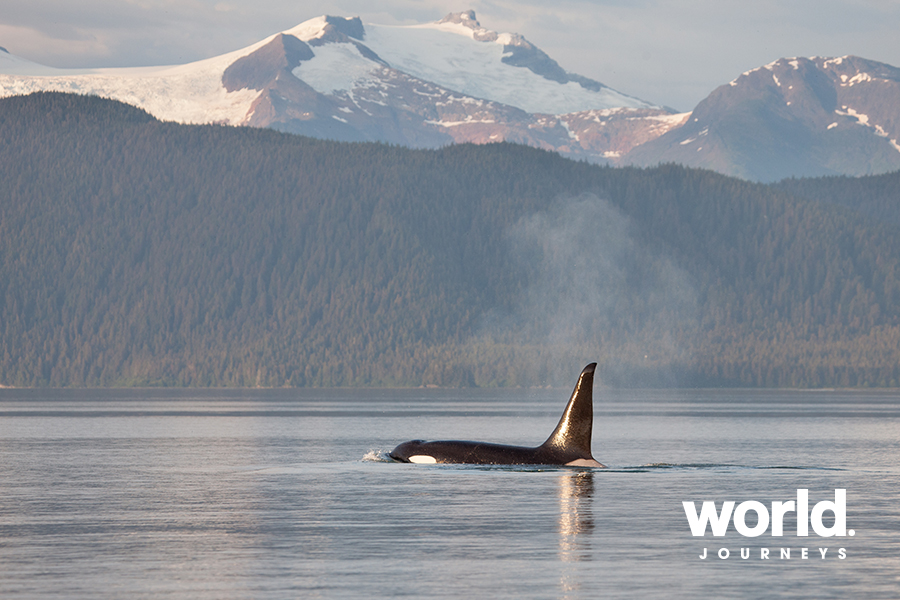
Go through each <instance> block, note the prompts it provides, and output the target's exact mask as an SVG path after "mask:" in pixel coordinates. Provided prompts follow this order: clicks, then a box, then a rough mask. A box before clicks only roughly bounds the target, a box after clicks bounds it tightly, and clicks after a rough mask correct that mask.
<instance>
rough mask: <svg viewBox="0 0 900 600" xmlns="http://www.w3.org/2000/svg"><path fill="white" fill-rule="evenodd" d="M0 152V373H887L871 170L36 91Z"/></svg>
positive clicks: (889, 247) (892, 253) (887, 252)
mask: <svg viewBox="0 0 900 600" xmlns="http://www.w3.org/2000/svg"><path fill="white" fill-rule="evenodd" d="M0 144H2V147H0V384H5V385H23V386H24V385H53V386H109V385H192V386H254V385H263V386H283V385H289V386H340V385H423V384H436V385H483V386H485V385H486V386H490V385H544V384H558V383H562V384H566V385H567V384H568V383H570V380H571V377H572V376H573V374H577V373H578V371H579V370H580V369H581V367H583V366H584V364H585V363H587V362H589V361H591V360H597V361H599V363H600V374H601V381H603V382H605V383H607V384H611V385H640V386H644V385H692V386H696V385H729V386H732V385H735V386H736V385H753V386H858V385H859V386H862V385H865V386H896V385H898V384H900V271H898V265H900V238H898V236H897V227H898V225H896V223H897V222H898V221H897V220H893V221H892V220H891V219H889V218H883V215H882V214H881V213H879V212H877V211H875V213H873V209H872V206H876V205H877V206H878V207H881V206H883V205H884V206H889V205H890V202H889V199H890V198H891V197H892V195H893V198H895V199H898V200H900V195H898V190H900V175H898V174H896V173H895V174H891V175H887V176H880V178H877V179H875V178H864V179H859V180H849V179H846V180H841V182H840V186H837V187H836V186H829V185H824V184H823V180H800V181H794V182H789V184H785V185H782V186H763V185H758V184H751V183H747V182H744V181H741V180H737V179H732V178H728V177H724V176H721V175H718V174H715V173H712V172H708V171H700V170H692V169H686V168H682V167H677V166H662V167H659V168H654V169H613V168H604V167H598V166H592V165H588V164H584V163H576V162H572V161H569V160H565V159H563V158H561V157H559V156H558V155H555V154H552V153H548V152H544V151H540V150H536V149H532V148H527V147H523V146H517V145H510V144H496V145H489V146H473V145H458V146H452V147H448V148H445V149H442V150H437V151H425V150H409V149H404V148H397V147H388V146H384V145H378V144H347V143H335V142H328V141H321V140H313V139H309V138H303V137H298V136H292V135H285V134H280V133H276V132H273V131H268V130H255V129H244V128H239V129H236V128H228V127H218V126H185V125H176V124H171V123H161V122H158V121H156V120H154V119H153V118H152V117H150V116H148V115H147V114H146V113H143V112H141V111H139V110H136V109H134V108H131V107H127V106H124V105H121V104H118V103H115V102H110V101H106V100H101V99H97V98H88V97H79V96H71V95H62V94H36V95H33V96H28V97H16V98H7V99H3V100H0ZM873 186H874V187H875V188H877V190H878V194H879V195H878V198H877V199H874V200H867V198H869V196H866V197H862V195H863V194H866V193H869V194H870V196H871V189H872V188H873ZM838 188H839V189H838ZM827 190H831V191H829V192H828V193H826V191H827ZM867 190H869V191H868V192H867ZM825 196H828V197H825ZM885 198H887V199H888V200H884V199H885ZM876 200H877V202H876ZM878 210H882V209H881V208H879V209H878ZM884 210H888V209H884Z"/></svg>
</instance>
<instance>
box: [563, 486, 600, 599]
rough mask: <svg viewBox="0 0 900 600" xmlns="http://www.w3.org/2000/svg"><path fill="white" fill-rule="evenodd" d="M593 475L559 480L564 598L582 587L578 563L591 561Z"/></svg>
mask: <svg viewBox="0 0 900 600" xmlns="http://www.w3.org/2000/svg"><path fill="white" fill-rule="evenodd" d="M593 497H594V473H593V472H591V471H579V472H575V473H566V474H565V475H561V476H560V478H559V558H560V560H561V561H562V563H563V570H562V573H561V575H560V581H559V585H560V590H561V591H562V593H563V597H566V596H565V595H566V594H568V593H569V592H574V591H577V590H578V589H579V588H580V585H579V581H578V569H577V568H576V565H568V567H567V566H566V563H577V562H580V561H583V560H590V557H591V553H590V533H591V531H593V529H594V517H593V513H592V506H591V504H592V502H593Z"/></svg>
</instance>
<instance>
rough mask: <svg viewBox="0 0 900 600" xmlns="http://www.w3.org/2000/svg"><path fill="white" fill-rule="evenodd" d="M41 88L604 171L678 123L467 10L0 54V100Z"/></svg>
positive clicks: (153, 108) (172, 116) (180, 113)
mask: <svg viewBox="0 0 900 600" xmlns="http://www.w3.org/2000/svg"><path fill="white" fill-rule="evenodd" d="M42 90H46V91H64V92H75V93H86V94H92V95H97V96H101V97H106V98H112V99H116V100H121V101H123V102H127V103H129V104H133V105H134V106H138V107H140V108H143V109H145V110H147V111H148V112H150V113H151V114H153V115H154V116H156V117H157V118H160V119H163V120H172V121H176V122H179V123H226V124H231V125H250V126H254V127H270V128H273V129H278V130H281V131H287V132H291V133H300V134H304V135H311V136H315V137H319V138H326V139H335V140H346V141H382V142H389V143H395V144H401V145H405V146H411V147H415V148H423V147H424V148H434V147H439V146H443V145H446V144H450V143H454V142H475V143H486V142H496V141H516V142H521V143H525V144H529V145H532V146H536V147H540V148H545V149H548V150H556V151H559V152H561V153H563V154H566V155H570V156H575V157H579V158H586V159H589V160H592V161H600V162H605V161H606V160H607V159H615V157H617V156H620V155H621V154H623V153H625V152H627V151H628V150H630V149H631V148H632V147H633V146H634V145H636V144H639V143H642V142H643V141H646V140H647V139H651V138H653V137H656V136H658V135H660V134H661V133H664V132H665V131H668V130H669V129H670V128H671V127H673V126H675V125H677V124H678V123H680V122H682V121H683V120H684V116H683V115H682V116H672V115H671V112H672V111H670V110H667V109H662V108H659V107H655V106H653V105H651V104H650V103H647V102H644V101H642V100H639V99H636V98H633V97H630V96H627V95H625V94H622V93H620V92H617V91H615V90H613V89H611V88H609V87H607V86H605V85H603V84H602V83H599V82H597V81H593V80H591V79H588V78H586V77H582V76H579V75H576V74H573V73H569V72H567V71H565V70H564V69H562V68H561V67H560V66H559V64H557V63H556V62H555V61H554V60H553V59H551V58H550V57H549V56H547V54H545V53H544V52H543V51H541V50H540V49H539V48H537V47H535V46H534V45H533V44H531V43H530V42H528V41H527V40H526V39H524V38H523V37H522V36H520V35H517V34H510V33H497V32H495V31H490V30H488V29H485V28H484V27H482V26H481V25H480V24H479V22H478V21H477V20H476V19H475V13H474V12H473V11H467V12H462V13H456V14H451V15H448V16H447V17H445V18H444V19H442V20H440V21H437V22H435V23H426V24H422V25H415V26H403V27H387V26H380V25H373V24H363V23H362V22H361V21H360V20H359V18H343V17H333V16H322V17H317V18H315V19H310V20H309V21H306V22H304V23H301V24H300V25H298V26H296V27H294V28H292V29H288V30H286V31H284V32H282V33H279V34H276V35H274V36H271V37H269V38H267V39H265V40H262V41H260V42H258V43H256V44H253V45H252V46H248V47H247V48H243V49H241V50H238V51H235V52H231V53H228V54H225V55H222V56H218V57H214V58H210V59H207V60H203V61H199V62H195V63H191V64H187V65H179V66H171V67H147V68H137V69H94V70H81V71H75V70H65V69H51V68H49V67H43V66H41V65H37V64H35V63H31V62H29V61H26V60H23V59H20V58H18V57H15V56H12V55H10V54H8V53H0V96H8V95H16V94H27V93H31V92H34V91H42Z"/></svg>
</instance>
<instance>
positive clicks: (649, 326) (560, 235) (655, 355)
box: [479, 194, 697, 385]
mask: <svg viewBox="0 0 900 600" xmlns="http://www.w3.org/2000/svg"><path fill="white" fill-rule="evenodd" d="M506 238H507V240H508V243H509V248H510V253H511V264H512V265H513V268H515V269H516V270H517V271H520V272H521V273H522V277H523V280H524V281H526V282H527V283H526V285H525V286H524V289H523V291H522V292H521V294H520V296H519V297H518V298H516V299H515V300H514V302H513V304H512V306H511V307H509V308H508V309H504V310H495V311H494V312H492V313H491V314H490V315H489V316H488V318H487V319H486V320H485V323H484V326H483V328H482V331H481V333H480V336H479V338H480V339H482V340H484V339H490V340H492V341H493V342H495V343H501V344H505V345H508V346H509V347H511V348H514V349H516V350H515V351H518V352H522V353H523V359H524V360H525V361H526V362H528V363H529V367H528V369H529V371H530V372H531V373H532V374H533V375H534V376H535V377H532V379H538V380H539V381H532V382H531V383H532V384H535V383H537V384H547V385H560V384H564V383H565V382H568V381H569V380H570V379H572V377H573V373H575V374H577V372H578V370H579V369H580V368H581V367H582V366H584V365H583V364H580V363H582V362H583V363H585V364H587V363H588V362H591V361H598V362H599V363H600V371H599V372H600V379H601V381H602V380H606V381H609V382H610V383H615V384H625V385H642V384H658V383H659V382H657V381H652V382H651V381H649V380H648V381H642V380H641V378H642V377H647V376H648V374H649V373H651V372H652V373H653V375H652V378H653V379H654V380H656V379H659V378H662V379H663V382H665V383H669V384H672V383H676V382H675V381H673V379H674V378H675V377H676V376H675V374H674V373H673V372H671V369H670V367H669V365H670V364H671V363H672V362H673V358H674V357H678V359H679V360H683V358H684V356H685V353H687V352H689V351H690V349H689V348H688V347H687V346H686V344H684V341H685V340H686V339H687V337H688V336H689V335H690V333H691V332H692V331H693V330H694V326H695V323H696V317H697V294H696V291H695V289H694V286H693V285H692V283H691V281H690V278H689V276H688V275H687V273H686V272H685V271H684V270H683V269H681V268H680V267H679V266H678V265H676V264H675V262H674V261H673V260H672V259H671V258H670V257H668V256H666V255H665V254H664V253H663V251H661V250H658V249H652V248H650V247H649V246H650V245H649V244H646V243H642V242H641V240H640V232H638V231H636V228H635V227H634V225H633V224H632V222H631V220H630V219H629V218H628V216H627V215H625V214H623V213H622V212H621V211H620V210H618V209H617V208H616V207H615V206H613V205H612V204H611V203H609V202H608V201H606V200H604V199H602V198H599V197H597V196H596V195H590V194H585V195H581V196H578V197H574V198H563V199H560V200H558V201H557V202H556V203H555V204H554V205H553V206H552V207H551V208H550V209H548V210H546V211H542V212H538V213H535V214H532V215H530V216H528V217H525V218H523V219H521V220H520V221H519V222H518V223H516V224H515V225H514V226H513V227H512V228H510V230H509V231H507V232H506ZM667 380H668V381H667Z"/></svg>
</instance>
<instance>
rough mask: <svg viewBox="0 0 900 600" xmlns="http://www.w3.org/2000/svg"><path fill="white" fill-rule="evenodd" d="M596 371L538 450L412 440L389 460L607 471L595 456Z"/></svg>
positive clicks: (586, 376)
mask: <svg viewBox="0 0 900 600" xmlns="http://www.w3.org/2000/svg"><path fill="white" fill-rule="evenodd" d="M596 367H597V363H591V364H589V365H588V366H586V367H585V368H584V370H583V371H582V372H581V375H580V376H579V377H578V383H576V384H575V389H574V390H573V391H572V397H571V398H569V403H568V404H567V405H566V410H565V411H564V412H563V415H562V418H560V420H559V424H558V425H557V426H556V429H554V430H553V433H552V434H550V437H549V438H547V441H546V442H544V443H543V444H541V445H540V446H538V447H537V448H529V447H525V446H506V445H502V444H490V443H487V442H462V441H438V442H425V441H422V440H412V441H409V442H404V443H402V444H400V445H399V446H397V447H396V448H394V449H393V450H391V452H390V453H389V454H388V456H390V457H391V458H392V459H394V460H396V461H398V462H405V463H425V464H435V463H462V464H476V465H566V466H571V467H603V466H604V465H601V464H600V463H599V462H597V461H596V460H594V457H593V456H592V455H591V429H592V427H593V424H594V406H593V387H594V369H595V368H596Z"/></svg>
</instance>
